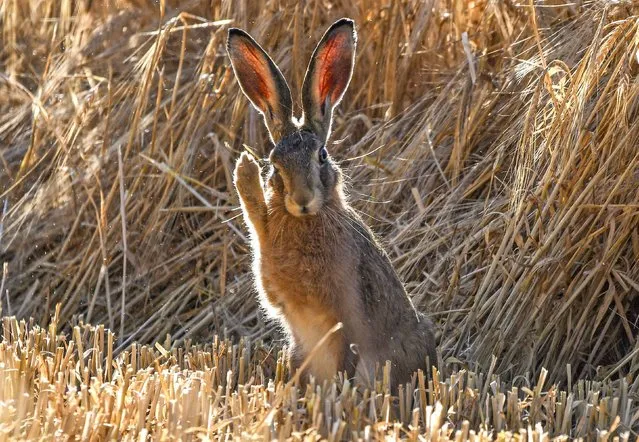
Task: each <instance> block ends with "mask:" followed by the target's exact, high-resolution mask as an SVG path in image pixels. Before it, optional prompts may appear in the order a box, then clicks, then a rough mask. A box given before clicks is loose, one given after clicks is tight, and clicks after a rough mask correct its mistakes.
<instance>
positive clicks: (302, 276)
mask: <svg viewBox="0 0 639 442" xmlns="http://www.w3.org/2000/svg"><path fill="white" fill-rule="evenodd" d="M349 25H350V27H349ZM349 33H350V34H349ZM331 38H337V39H339V42H340V45H341V46H343V48H342V49H341V50H342V51H352V53H351V52H344V53H340V54H336V55H335V57H340V58H341V59H342V60H344V59H346V60H347V59H348V57H350V59H351V60H352V59H353V56H354V49H355V34H354V30H353V28H352V22H350V23H349V22H345V21H343V20H342V21H340V22H337V23H336V24H335V25H333V27H331V28H330V29H329V31H327V33H326V34H325V36H324V38H323V39H322V41H321V42H320V44H319V45H318V48H321V47H322V45H325V46H326V45H329V44H331V43H332V42H331ZM345 41H346V42H348V41H350V42H351V44H350V47H349V45H347V44H345V43H344V42H345ZM316 52H317V50H316ZM232 60H233V57H232ZM324 65H326V63H324V64H323V63H321V62H318V61H316V60H312V61H311V65H310V66H309V71H310V72H309V73H307V77H306V78H311V79H312V78H318V77H321V78H327V79H328V80H327V81H328V82H329V83H328V84H322V85H321V87H322V88H329V91H328V92H326V91H322V92H326V93H325V95H326V96H328V97H331V96H332V97H337V98H333V99H332V100H333V101H332V102H330V103H329V105H330V106H328V107H327V106H326V103H317V102H316V101H315V100H314V99H313V97H312V96H310V97H309V96H305V97H303V100H304V108H305V115H309V114H313V115H316V116H317V118H315V119H314V121H307V122H306V123H305V124H304V125H298V127H297V128H296V129H293V130H290V131H289V133H288V134H285V135H283V136H282V137H278V138H279V139H278V140H277V144H276V146H275V148H274V149H273V150H272V152H271V155H270V158H269V160H270V163H271V167H270V170H269V175H268V179H267V182H266V184H265V183H264V182H263V180H262V170H261V168H260V166H259V165H258V163H257V162H256V161H255V160H254V159H252V158H251V157H250V156H248V155H247V154H246V153H243V154H242V155H241V157H240V158H239V159H238V162H237V165H236V170H235V185H236V188H237V190H238V193H239V195H240V200H241V205H242V210H243V213H244V217H245V220H246V222H247V224H248V225H249V228H250V229H251V232H252V235H251V236H252V240H253V244H252V248H253V253H254V267H253V270H254V273H255V277H256V285H257V288H258V292H259V295H260V298H261V302H262V305H263V306H264V307H265V309H266V310H267V311H268V312H269V313H270V315H271V316H272V317H274V318H275V319H277V320H278V321H280V323H281V324H282V325H283V326H284V328H285V329H286V330H287V332H288V334H289V337H290V345H291V350H292V361H293V366H294V367H293V368H295V367H299V366H300V365H301V363H302V361H303V360H304V359H305V357H306V356H307V355H308V354H309V353H310V352H311V350H312V349H313V348H314V347H315V345H316V344H317V343H318V342H319V340H320V339H322V337H323V336H324V335H326V333H327V332H328V331H329V330H330V329H331V328H332V327H333V326H334V325H335V324H336V323H338V322H341V323H342V324H343V328H342V329H341V330H339V331H338V332H337V333H336V334H335V335H333V336H331V337H330V339H329V340H328V343H327V344H326V347H325V348H323V349H321V351H319V352H318V353H317V354H316V357H314V358H313V359H312V360H311V361H310V364H309V368H308V372H309V373H310V374H312V375H314V376H316V377H318V378H320V379H327V378H330V377H332V376H333V375H334V374H335V373H336V372H337V371H346V372H347V373H348V374H349V375H350V376H356V375H357V377H358V378H359V379H360V380H364V381H365V380H366V379H368V378H370V377H371V376H372V375H373V371H374V369H375V366H376V364H383V363H384V361H386V360H390V361H391V362H392V367H393V369H392V371H391V373H392V380H393V384H394V385H396V384H397V383H399V382H404V381H408V380H409V377H410V375H411V373H412V372H413V371H415V370H417V369H419V368H425V366H426V358H427V357H428V358H430V361H431V363H432V364H436V352H435V341H434V336H433V332H432V324H431V323H430V321H429V320H428V319H427V318H426V317H425V316H424V315H422V314H420V313H418V312H417V311H416V310H415V308H414V307H413V305H412V303H411V301H410V299H409V297H408V295H407V294H406V292H405V290H404V287H403V285H402V283H401V281H400V280H399V278H398V276H397V274H396V273H395V271H394V270H393V267H392V265H391V263H390V260H389V259H388V257H387V255H386V253H385V252H384V250H383V249H382V247H381V246H380V245H379V243H378V242H377V240H376V239H375V236H374V235H373V233H372V232H371V230H370V229H369V228H368V227H367V226H366V224H365V223H364V222H363V221H362V220H361V219H360V217H359V216H358V215H357V214H356V213H355V211H354V210H353V209H352V208H351V207H350V206H349V204H348V202H347V199H346V197H345V195H344V192H343V190H342V185H343V179H342V172H341V170H340V168H339V167H338V166H337V164H335V163H334V162H333V161H332V159H331V158H330V157H328V158H326V159H325V160H324V161H323V160H322V158H321V150H322V149H324V148H325V147H324V146H325V144H326V139H327V137H328V136H329V133H330V115H329V116H327V115H326V113H330V114H331V115H332V110H333V108H334V107H335V106H336V105H337V104H338V103H339V100H340V99H341V96H337V95H336V94H335V92H334V91H339V90H340V89H341V90H342V92H340V94H341V93H343V90H345V88H346V86H347V85H348V81H349V79H350V74H351V71H352V67H351V71H348V72H346V70H345V68H344V66H343V64H342V65H340V66H339V69H335V70H333V71H332V72H328V73H325V72H322V69H331V65H330V64H329V65H328V66H327V67H325V66H324ZM317 69H319V72H317V71H316V70H317ZM278 72H279V71H278ZM236 75H238V72H237V71H236ZM280 75H281V74H280ZM282 81H283V78H282V79H276V80H272V79H271V81H268V82H265V84H278V83H281V82H282ZM331 82H335V84H332V83H331ZM304 90H305V91H308V90H309V87H308V86H306V87H305V89H304ZM271 92H272V93H273V94H277V95H283V94H285V93H286V91H284V90H278V91H271ZM310 92H311V93H312V91H310ZM315 95H316V96H320V94H315ZM338 95H339V94H338ZM252 101H253V102H257V101H259V100H258V99H255V100H252ZM270 118H273V116H271V117H270ZM277 118H278V116H277V115H275V118H274V119H275V120H277ZM280 118H282V116H280ZM283 118H286V116H283ZM266 121H267V122H268V120H266ZM318 125H319V126H321V127H320V129H317V127H318ZM279 127H285V125H284V124H280V125H279ZM352 344H355V348H356V352H354V351H353V350H352V349H351V345H352Z"/></svg>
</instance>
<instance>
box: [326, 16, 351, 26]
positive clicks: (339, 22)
mask: <svg viewBox="0 0 639 442" xmlns="http://www.w3.org/2000/svg"><path fill="white" fill-rule="evenodd" d="M341 26H348V27H350V28H354V27H355V21H354V20H353V19H352V18H348V17H343V18H340V19H339V20H337V21H336V22H335V23H333V26H331V28H339V27H341Z"/></svg>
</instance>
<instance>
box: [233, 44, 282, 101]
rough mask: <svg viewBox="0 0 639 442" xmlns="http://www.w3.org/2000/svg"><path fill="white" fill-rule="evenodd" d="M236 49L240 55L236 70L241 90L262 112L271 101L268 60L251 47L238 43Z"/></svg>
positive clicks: (271, 87) (271, 86)
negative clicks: (240, 78) (240, 79)
mask: <svg viewBox="0 0 639 442" xmlns="http://www.w3.org/2000/svg"><path fill="white" fill-rule="evenodd" d="M236 49H237V50H238V52H239V53H240V55H241V56H240V57H238V59H237V67H236V69H237V70H238V71H239V72H238V73H239V74H240V77H242V78H244V79H245V80H244V81H241V83H242V88H243V89H244V91H245V92H246V94H247V95H248V96H249V98H250V99H251V100H252V101H253V102H254V103H255V104H256V105H257V106H258V107H259V108H260V109H261V110H262V111H265V110H266V107H267V103H268V102H269V101H270V100H271V93H272V89H273V85H271V84H269V83H270V82H269V80H268V79H269V75H270V72H269V66H268V60H265V59H264V56H263V55H262V54H261V53H260V51H259V50H258V49H257V48H255V47H253V46H252V45H250V44H248V43H246V42H244V41H240V42H239V44H238V45H237V47H236Z"/></svg>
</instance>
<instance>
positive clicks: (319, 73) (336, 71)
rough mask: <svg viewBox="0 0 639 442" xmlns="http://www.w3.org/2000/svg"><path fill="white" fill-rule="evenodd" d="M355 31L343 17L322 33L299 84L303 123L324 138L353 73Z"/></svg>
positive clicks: (351, 22) (350, 22) (352, 24)
mask: <svg viewBox="0 0 639 442" xmlns="http://www.w3.org/2000/svg"><path fill="white" fill-rule="evenodd" d="M356 45H357V34H356V32H355V26H354V23H353V20H351V19H348V18H342V19H340V20H338V21H336V22H335V23H334V24H333V25H332V26H331V27H330V28H328V30H327V31H326V33H325V34H324V36H323V37H322V39H321V40H320V42H319V44H318V45H317V47H316V48H315V51H314V52H313V56H312V57H311V62H310V63H309V65H308V69H307V70H306V76H305V77H304V85H303V86H302V107H303V108H304V125H305V127H306V128H308V129H310V130H312V131H313V132H314V133H315V134H317V135H318V136H319V137H320V139H322V140H323V141H326V140H327V139H328V137H329V135H330V132H331V121H332V118H333V109H334V108H335V106H337V105H338V104H339V102H340V101H341V100H342V97H343V96H344V92H345V91H346V88H347V87H348V83H349V82H350V81H351V76H352V75H353V67H354V65H355V46H356Z"/></svg>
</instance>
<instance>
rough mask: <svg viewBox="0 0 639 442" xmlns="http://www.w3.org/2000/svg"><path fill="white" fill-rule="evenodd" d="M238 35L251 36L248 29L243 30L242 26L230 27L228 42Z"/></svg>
mask: <svg viewBox="0 0 639 442" xmlns="http://www.w3.org/2000/svg"><path fill="white" fill-rule="evenodd" d="M237 37H248V38H251V37H250V35H248V33H247V32H246V31H243V30H241V29H240V28H229V32H228V38H227V40H228V42H229V43H230V42H231V40H233V39H235V38H237Z"/></svg>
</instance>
